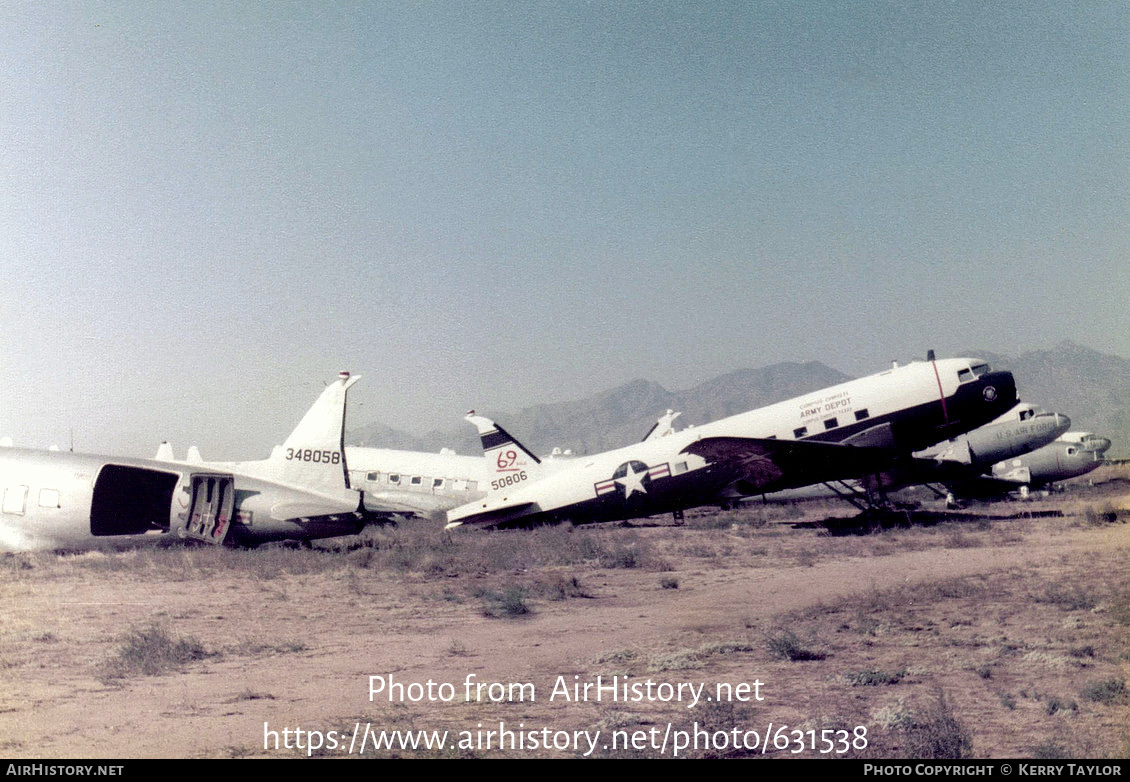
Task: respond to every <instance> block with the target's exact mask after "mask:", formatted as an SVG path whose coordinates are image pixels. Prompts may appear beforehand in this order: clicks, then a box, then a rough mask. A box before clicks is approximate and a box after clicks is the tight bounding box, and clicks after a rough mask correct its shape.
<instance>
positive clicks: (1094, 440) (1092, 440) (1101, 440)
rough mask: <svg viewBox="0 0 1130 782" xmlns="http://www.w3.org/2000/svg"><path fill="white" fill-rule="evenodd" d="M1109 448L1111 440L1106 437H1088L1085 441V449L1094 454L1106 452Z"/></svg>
mask: <svg viewBox="0 0 1130 782" xmlns="http://www.w3.org/2000/svg"><path fill="white" fill-rule="evenodd" d="M1107 448H1110V440H1109V439H1108V438H1106V437H1088V438H1087V439H1086V440H1084V441H1083V450H1084V451H1090V452H1091V453H1094V454H1103V453H1106V449H1107Z"/></svg>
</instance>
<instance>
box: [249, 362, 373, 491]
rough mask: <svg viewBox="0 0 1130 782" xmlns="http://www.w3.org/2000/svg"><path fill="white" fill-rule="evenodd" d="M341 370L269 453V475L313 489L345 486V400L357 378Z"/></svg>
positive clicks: (284, 481) (280, 480) (335, 488)
mask: <svg viewBox="0 0 1130 782" xmlns="http://www.w3.org/2000/svg"><path fill="white" fill-rule="evenodd" d="M360 379H361V378H360V376H357V377H350V375H349V373H348V372H342V373H341V374H339V375H338V377H337V379H336V380H334V381H333V382H332V383H330V384H329V385H328V386H326V390H325V391H323V392H322V395H321V396H319V397H318V399H317V401H316V402H314V405H313V407H311V408H310V409H309V410H308V411H307V412H306V415H305V416H304V417H303V418H302V420H301V421H300V422H299V423H298V426H297V427H296V428H295V430H294V431H293V432H291V433H290V437H288V438H286V442H285V443H283V445H282V447H281V448H275V450H274V451H273V452H272V453H271V457H270V459H268V464H269V465H270V469H269V472H270V478H271V479H272V480H275V481H278V482H279V483H285V484H289V485H292V486H300V487H302V488H304V489H312V490H315V491H324V492H336V491H340V490H341V489H343V488H344V489H348V488H350V486H349V468H348V466H347V465H346V463H345V401H346V396H347V394H348V391H349V387H350V386H352V385H353V384H354V383H356V382H357V381H358V380H360Z"/></svg>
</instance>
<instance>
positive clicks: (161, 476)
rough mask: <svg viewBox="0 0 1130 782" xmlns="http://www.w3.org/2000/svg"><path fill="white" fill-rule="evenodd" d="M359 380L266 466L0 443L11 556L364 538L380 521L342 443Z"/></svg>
mask: <svg viewBox="0 0 1130 782" xmlns="http://www.w3.org/2000/svg"><path fill="white" fill-rule="evenodd" d="M358 379H359V378H357V377H350V376H349V373H347V372H343V373H341V375H339V376H338V378H337V379H336V380H335V381H334V382H332V383H331V384H330V385H329V386H327V387H326V389H325V390H324V391H323V392H322V394H321V395H320V396H319V397H318V400H317V401H316V402H315V403H314V405H313V407H311V408H310V410H309V411H308V412H307V413H306V415H305V417H303V419H302V421H301V422H300V423H299V424H298V427H297V428H296V429H295V430H294V431H293V432H292V433H291V435H290V437H289V438H287V441H286V443H284V444H283V445H282V446H281V447H279V448H276V449H275V452H274V453H273V454H272V455H271V457H270V458H269V459H266V460H264V461H259V462H242V463H238V464H234V463H233V464H231V465H224V464H204V463H201V462H199V461H197V462H195V463H193V462H186V463H179V462H178V463H174V462H169V461H157V460H149V459H130V458H118V457H112V456H94V455H82V454H74V453H68V452H63V451H40V450H28V449H18V448H5V449H0V492H2V494H3V498H2V500H0V551H27V550H33V549H70V550H74V549H88V548H98V547H107V546H109V547H114V546H117V545H121V544H122V543H126V544H132V543H137V542H141V541H142V540H143V539H149V538H153V537H160V536H162V535H167V536H171V537H173V538H178V539H191V540H198V541H203V542H206V543H214V544H218V543H225V542H226V543H231V544H244V545H256V544H258V543H263V542H267V541H273V540H283V539H299V540H313V539H316V538H324V537H333V536H336V535H348V534H354V533H356V532H358V531H360V530H361V529H362V528H363V527H364V526H365V524H366V523H368V522H369V521H371V520H374V519H377V518H379V514H374V513H373V512H371V511H370V510H369V509H368V508H367V506H366V503H365V501H364V497H363V493H362V492H360V491H357V490H356V489H354V488H353V487H351V485H350V479H349V468H348V464H347V462H346V453H345V449H344V447H343V444H342V443H343V439H344V426H345V408H346V395H347V392H348V390H349V387H350V386H352V385H353V383H355V382H356V381H357V380H358ZM163 449H164V447H163ZM168 452H169V453H170V454H171V449H169V450H168Z"/></svg>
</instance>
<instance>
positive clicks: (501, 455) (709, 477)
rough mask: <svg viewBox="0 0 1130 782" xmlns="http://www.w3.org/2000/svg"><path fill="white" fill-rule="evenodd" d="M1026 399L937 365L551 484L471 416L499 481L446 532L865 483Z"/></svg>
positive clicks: (982, 376) (663, 440)
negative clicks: (896, 462) (845, 481)
mask: <svg viewBox="0 0 1130 782" xmlns="http://www.w3.org/2000/svg"><path fill="white" fill-rule="evenodd" d="M1016 401H1017V400H1016V384H1015V382H1014V380H1013V378H1012V375H1011V374H1010V373H1008V372H991V371H990V369H989V366H988V365H987V364H985V363H984V362H982V361H978V360H974V359H966V358H954V359H945V360H942V361H935V360H933V357H932V356H931V357H930V359H929V360H927V361H926V362H913V363H911V364H909V365H907V366H904V367H899V366H898V365H897V364H896V365H895V366H893V367H892V368H891V369H889V370H887V371H885V372H881V373H879V374H876V375H871V376H869V377H865V378H862V379H859V380H853V381H850V382H847V383H842V384H840V385H837V386H832V387H830V388H826V389H824V390H822V391H816V392H813V393H811V394H806V395H804V396H802V397H797V398H795V399H790V400H788V401H785V402H779V403H777V404H775V405H770V406H768V407H764V408H761V409H758V410H752V411H750V412H747V413H742V414H739V415H736V416H731V417H729V418H724V419H722V420H720V421H715V422H713V423H709V424H705V425H702V426H699V427H696V428H693V429H684V430H683V431H681V432H673V433H668V434H667V435H666V436H662V437H649V438H647V439H645V440H644V441H643V442H641V443H636V444H634V445H629V446H627V447H624V448H619V449H617V450H613V451H607V452H605V453H601V454H597V455H595V456H591V457H581V458H577V459H576V460H574V462H573V464H571V465H569V466H568V467H567V468H565V469H562V470H559V471H558V472H556V473H554V474H552V475H548V476H547V475H545V474H544V471H543V470H542V468H541V463H540V462H539V461H538V459H537V458H536V457H534V456H533V454H531V453H530V452H529V451H527V450H526V449H525V448H524V447H522V445H521V444H520V443H519V442H518V441H517V440H515V439H514V438H513V437H511V436H510V435H509V434H508V433H507V432H506V431H505V430H504V429H502V428H501V427H499V426H498V425H496V424H495V423H494V422H493V421H491V420H489V419H487V418H484V417H482V416H476V415H469V416H468V420H469V421H470V422H471V423H472V424H473V425H474V426H475V427H476V428H477V429H478V431H479V435H480V438H481V439H482V444H483V451H484V453H485V455H486V457H487V465H488V469H489V470H490V471H491V473H492V478H491V480H490V484H489V488H488V490H487V496H486V498H484V499H483V500H480V501H477V502H473V503H468V504H467V505H464V506H462V507H459V508H456V509H454V510H452V511H449V512H448V514H447V518H448V526H449V527H454V526H458V525H460V524H479V525H484V526H499V525H510V524H519V523H533V522H540V521H563V520H571V521H574V522H593V521H612V520H618V519H630V518H638V517H641V516H650V515H654V514H657V513H667V512H676V513H678V512H681V511H682V510H684V509H686V508H691V507H695V506H698V505H704V504H712V503H714V502H716V501H717V498H718V497H719V496H722V495H723V494H724V493H726V492H733V493H734V494H735V495H740V496H748V495H752V494H763V493H765V492H768V491H775V490H778V489H784V488H789V487H793V486H806V485H809V484H812V483H819V482H823V481H828V480H836V479H844V478H852V477H862V476H865V475H868V474H871V473H874V472H876V471H878V470H880V469H883V468H885V467H886V466H887V465H889V463H890V462H891V461H892V460H893V459H895V458H896V457H899V456H909V454H910V453H912V452H913V451H917V450H921V449H923V448H926V447H928V446H931V445H934V444H935V443H938V442H941V441H943V440H946V439H948V438H951V437H954V436H956V435H959V434H961V433H963V432H967V431H969V430H971V429H974V428H976V427H978V426H980V425H982V424H984V423H986V422H987V421H991V420H992V419H993V418H995V417H997V416H998V415H1000V414H1001V413H1003V412H1004V411H1006V410H1008V409H1009V408H1011V407H1012V406H1013V405H1015V404H1016Z"/></svg>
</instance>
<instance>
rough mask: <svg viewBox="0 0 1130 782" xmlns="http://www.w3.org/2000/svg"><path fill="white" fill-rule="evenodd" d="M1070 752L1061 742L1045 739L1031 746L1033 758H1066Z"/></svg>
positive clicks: (1069, 755) (1069, 756) (1068, 757)
mask: <svg viewBox="0 0 1130 782" xmlns="http://www.w3.org/2000/svg"><path fill="white" fill-rule="evenodd" d="M1070 758H1071V753H1070V752H1069V751H1068V750H1067V748H1066V747H1064V746H1062V745H1061V744H1056V743H1055V742H1054V741H1045V742H1042V743H1040V744H1037V745H1036V746H1035V747H1033V748H1032V759H1033V760H1068V759H1070Z"/></svg>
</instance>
